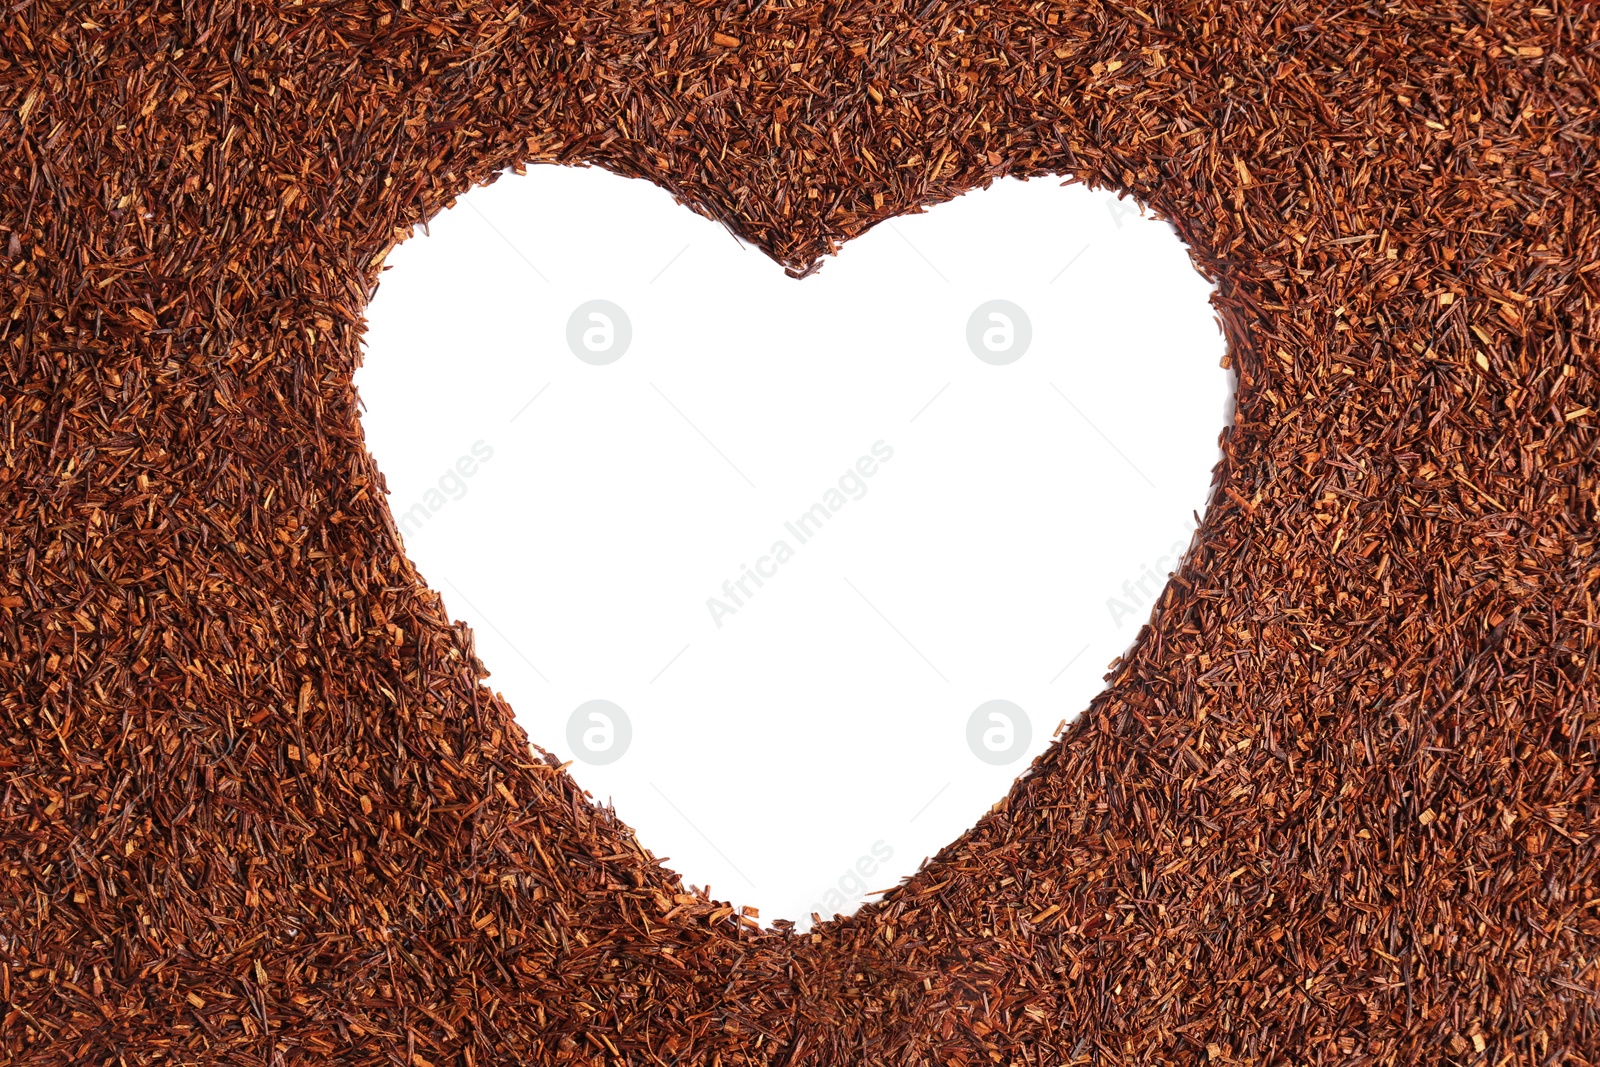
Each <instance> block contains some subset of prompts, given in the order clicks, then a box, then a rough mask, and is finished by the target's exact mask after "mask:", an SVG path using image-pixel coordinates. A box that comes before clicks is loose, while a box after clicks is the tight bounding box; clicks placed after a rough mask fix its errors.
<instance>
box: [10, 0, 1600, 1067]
mask: <svg viewBox="0 0 1600 1067" xmlns="http://www.w3.org/2000/svg"><path fill="white" fill-rule="evenodd" d="M1597 30H1600V13H1597V12H1596V11H1595V9H1593V8H1592V7H1585V6H1583V5H1576V4H1552V5H1550V6H1548V7H1535V6H1530V5H1527V4H1520V3H1519V4H1500V5H1494V6H1492V7H1490V6H1487V5H1485V6H1482V7H1479V6H1474V5H1468V4H1459V5H1454V4H1438V5H1425V6H1424V5H1418V6H1406V5H1405V4H1402V3H1393V4H1380V3H1374V4H1370V5H1365V6H1358V7H1351V8H1345V9H1342V10H1339V11H1327V10H1325V9H1324V8H1322V7H1320V6H1316V5H1310V4H1306V5H1302V6H1298V7H1294V6H1290V5H1273V6H1268V5H1265V4H1259V3H1240V4H1220V3H1217V4H1211V5H1204V4H1186V5H1180V4H1149V5H1147V6H1143V7H1137V6H1132V5H1131V4H1130V5H1128V6H1116V5H1112V4H1104V3H1071V4H1046V3H1032V4H1022V3H996V4H966V5H955V4H949V3H940V2H939V0H930V2H929V3H927V4H924V5H922V6H921V7H917V8H911V7H907V6H902V5H899V4H895V3H891V2H883V3H877V4H873V3H859V4H854V5H833V4H821V3H817V4H809V5H802V4H793V3H789V2H787V0H766V2H765V3H761V2H758V3H755V4H751V5H745V4H740V3H730V4H724V5H721V6H716V5H711V4H705V5H696V4H694V3H686V2H672V3H654V4H637V5H634V4H630V5H623V4H615V5H604V4H592V5H586V4H577V3H575V4H551V5H546V6H534V5H528V6H518V5H515V4H507V5H496V4H490V3H484V4H478V5H465V6H459V5H452V4H448V3H424V2H421V0H402V3H401V4H400V5H395V4H390V3H387V2H382V0H371V2H366V0H349V2H346V3H329V4H297V5H291V4H284V5H281V6H280V7H278V8H276V9H273V8H269V7H267V6H264V5H258V6H243V5H228V4H225V3H219V4H214V5H211V6H205V5H198V4H195V5H169V6H156V5H150V6H124V5H113V4H95V3H84V4H74V5H65V4H59V3H55V4H47V3H37V2H27V0H24V2H22V3H18V4H14V5H12V6H11V8H10V9H9V10H8V11H7V13H6V15H5V18H4V19H3V20H0V34H3V41H4V44H3V45H0V64H3V67H0V101H3V102H4V105H5V112H4V114H3V115H0V148H3V154H0V174H3V176H4V182H3V184H0V197H3V206H0V227H3V229H0V253H3V256H4V258H3V262H0V265H3V267H4V271H5V273H4V275H3V278H4V282H3V286H4V291H3V292H0V311H3V317H0V322H3V324H0V351H3V354H4V355H3V358H4V362H5V369H4V374H3V378H0V394H3V399H4V406H3V408H0V442H3V445H0V447H3V448H4V451H5V469H4V479H5V480H4V482H3V483H0V485H3V489H0V537H3V544H0V554H3V556H4V565H5V574H4V589H3V591H0V613H3V615H4V618H3V621H0V655H3V657H4V659H3V660H0V672H3V675H0V676H3V678H4V686H3V690H4V695H3V696H0V702H3V707H4V719H3V725H4V731H3V734H4V737H3V742H4V747H3V748H0V766H3V768H4V772H5V780H4V787H3V791H0V885H3V889H0V909H3V911H0V1000H4V1002H5V1003H4V1006H3V1008H0V1012H3V1014H0V1048H3V1049H4V1050H5V1056H6V1059H7V1060H8V1061H9V1062H18V1063H27V1064H46V1063H48V1064H57V1063H59V1064H67V1063H72V1064H79V1063H93V1064H111V1063H119V1064H130V1065H131V1064H154V1063H227V1064H269V1063H271V1064H290V1063H297V1062H306V1063H310V1062H319V1063H320V1062H337V1063H347V1064H396V1063H398V1064H408V1065H413V1067H429V1065H443V1064H466V1065H471V1067H477V1065H482V1064H492V1063H539V1064H543V1063H552V1064H555V1063H560V1064H584V1065H587V1064H607V1065H610V1064H618V1063H627V1064H647V1063H654V1064H708V1065H713V1067H717V1065H721V1067H732V1065H735V1064H771V1065H774V1067H791V1065H792V1067H802V1065H832V1064H847V1063H862V1064H878V1063H882V1064H890V1063H893V1064H923V1063H937V1064H941V1065H951V1064H953V1065H969V1064H972V1065H975V1064H989V1063H1016V1064H1053V1063H1073V1062H1076V1063H1107V1064H1111V1063H1127V1064H1148V1063H1164V1062H1181V1063H1195V1062H1206V1061H1211V1062H1238V1063H1257V1064H1271V1063H1290V1062H1293V1063H1303V1062H1341V1063H1365V1062H1375V1063H1396V1064H1409V1063H1483V1064H1500V1063H1506V1062H1513V1063H1540V1064H1544V1063H1566V1064H1584V1063H1591V1062H1593V1061H1594V1060H1595V1059H1596V1058H1597V1057H1600V1034H1597V1025H1600V1022H1597V1019H1596V1004H1597V1000H1600V973H1597V967H1596V963H1595V960H1596V956H1597V954H1600V887H1597V886H1596V883H1595V878H1596V848H1595V833H1596V830H1597V825H1596V824H1597V814H1600V813H1597V808H1596V800H1595V796H1594V780H1593V776H1594V770H1595V759H1596V735H1595V731H1596V730H1597V729H1600V709H1597V706H1596V696H1597V689H1600V680H1597V678H1596V675H1595V667H1596V660H1597V658H1600V641H1597V637H1596V626H1597V623H1600V619H1597V616H1596V609H1595V592H1594V583H1595V579H1596V578H1597V577H1600V557H1597V556H1596V555H1595V552H1594V548H1595V545H1594V539H1595V536H1596V531H1595V524H1596V511H1597V509H1600V482H1597V478H1596V467H1597V455H1596V447H1597V437H1596V429H1595V427H1596V423H1597V422H1600V415H1597V414H1596V412H1595V410H1594V409H1595V408H1600V381H1597V364H1596V353H1595V345H1596V343H1597V342H1596V335H1597V332H1600V324H1597V322H1596V318H1597V315H1596V312H1595V309H1594V308H1595V300H1596V295H1597V290H1600V282H1597V278H1600V234H1597V229H1596V209H1595V206H1594V205H1595V202H1596V194H1597V189H1596V185H1597V181H1596V178H1595V172H1596V155H1597V153H1596V146H1595V134H1596V100H1595V79H1596V76H1597V74H1600V56H1597V55H1596V50H1597V48H1600V33H1597ZM532 160H546V161H550V160H556V161H570V162H579V161H587V162H592V163H599V164H602V165H605V166H607V167H610V168H612V169H615V170H618V171H620V172H623V173H627V174H635V175H643V176H646V177H649V178H651V179H653V180H655V181H658V182H660V183H662V184H664V185H666V186H668V187H669V188H671V189H673V190H674V191H675V192H677V193H678V194H679V195H681V196H682V197H684V198H685V199H686V200H687V201H690V202H692V203H693V204H695V205H697V206H698V207H699V209H700V210H703V211H706V212H708V213H711V214H713V215H715V216H717V217H719V218H722V219H724V220H725V221H727V222H728V224H729V225H730V226H732V227H733V228H734V229H736V230H738V231H739V232H741V233H742V234H744V235H746V236H748V237H749V238H750V239H752V240H755V241H757V242H759V243H760V244H762V245H763V246H764V247H766V248H767V249H769V250H770V251H771V252H772V253H773V254H774V255H775V256H777V257H778V258H780V259H782V260H783V261H784V262H786V263H787V264H788V265H790V266H791V268H792V269H794V270H795V271H796V272H800V271H803V270H805V269H806V268H807V267H808V266H809V265H811V264H813V263H814V262H815V259H816V256H817V255H819V254H820V253H822V252H823V251H825V250H827V249H828V248H830V247H833V246H835V245H836V244H837V243H838V242H840V241H842V240H845V239H847V238H848V237H850V236H851V235H853V234H856V233H859V232H860V231H861V230H862V229H864V228H865V227H867V226H868V225H870V224H871V223H873V222H874V221H876V220H879V219H882V218H886V217H889V216H891V215H894V214H897V213H901V212H904V211H907V210H910V209H912V208H913V207H915V206H916V205H919V204H923V203H927V202H930V201H935V200H939V199H942V198H946V197H949V196H951V195H954V194H956V193H957V192H959V191H961V190H964V189H967V188H970V187H972V186H974V185H978V184H982V183H984V182H986V181H988V180H990V179H992V178H993V177H994V176H996V175H1000V174H1032V173H1043V172H1056V173H1064V174H1071V175H1073V176H1075V177H1077V178H1079V179H1081V180H1085V181H1090V182H1094V183H1096V184H1101V185H1106V186H1111V187H1115V188H1120V189H1125V190H1128V191H1130V192H1132V193H1134V194H1136V195H1137V196H1139V197H1140V198H1142V199H1143V200H1145V201H1146V202H1148V203H1150V204H1152V205H1154V206H1155V207H1156V208H1157V209H1159V210H1160V211H1162V212H1163V213H1164V214H1166V215H1167V216H1168V217H1170V218H1171V219H1172V220H1173V221H1174V223H1175V225H1176V226H1177V227H1178V229H1179V231H1180V232H1181V233H1182V234H1183V235H1184V237H1185V239H1186V240H1188V241H1189V243H1190V244H1191V245H1192V246H1193V247H1194V249H1195V255H1196V258H1197V262H1198V263H1199V264H1200V265H1201V266H1202V267H1203V268H1204V269H1205V270H1206V271H1208V272H1209V273H1211V274H1213V275H1214V276H1215V277H1216V278H1217V279H1218V284H1219V297H1218V301H1219V311H1220V313H1221V315H1222V317H1223V319H1224V322H1225V325H1226V329H1227V332H1228V336H1229V340H1230V343H1231V346H1232V350H1231V351H1232V354H1231V359H1232V360H1234V361H1235V365H1236V366H1237V367H1238V369H1239V372H1240V399H1239V411H1238V416H1237V418H1236V420H1235V424H1234V426H1233V427H1232V428H1231V429H1230V431H1229V433H1228V434H1227V436H1226V440H1225V442H1224V462H1223V465H1222V467H1221V469H1220V471H1219V477H1220V479H1221V486H1220V489H1219V493H1220V495H1219V497H1218V500H1217V503H1216V504H1214V505H1213V507H1212V508H1211V510H1210V512H1209V513H1208V514H1207V517H1206V521H1205V524H1204V526H1203V528H1202V529H1201V531H1200V533H1199V535H1198V539H1197V546H1196V548H1195V550H1194V551H1193V552H1192V554H1191V556H1190V558H1189V560H1188V561H1187V563H1186V565H1185V566H1184V568H1183V570H1182V571H1181V573H1180V574H1179V576H1178V577H1177V578H1175V579H1174V581H1173V583H1172V586H1171V588H1170V589H1169V590H1168V592H1167V594H1166V595H1165V597H1164V598H1163V600H1162V602H1161V605H1160V606H1159V607H1158V609H1157V612H1156V615H1155V617H1154V619H1153V621H1152V623H1151V625H1150V627H1149V628H1148V629H1147V631H1146V632H1145V633H1144V634H1143V635H1142V638H1141V640H1140V642H1139V644H1138V645H1137V646H1136V647H1135V649H1134V651H1133V652H1132V653H1131V654H1130V656H1129V657H1128V658H1127V660H1126V661H1125V662H1123V663H1121V664H1120V665H1119V666H1118V668H1117V670H1116V671H1115V672H1114V674H1113V676H1112V679H1111V681H1110V684H1109V688H1108V689H1107V690H1106V692H1105V693H1104V694H1103V695H1102V696H1101V697H1100V698H1099V699H1098V700H1097V701H1096V702H1095V704H1094V706H1093V707H1091V708H1090V709H1089V710H1088V711H1087V712H1086V713H1085V714H1084V716H1083V717H1082V718H1081V719H1080V720H1078V722H1077V723H1076V724H1075V725H1074V726H1073V727H1072V728H1071V729H1070V730H1068V731H1067V733H1066V734H1065V735H1064V736H1063V737H1062V739H1061V740H1060V742H1059V743H1058V744H1057V745H1056V746H1055V747H1054V748H1052V749H1051V751H1050V752H1049V753H1048V754H1047V755H1046V756H1045V757H1043V758H1042V759H1041V760H1040V761H1039V763H1038V764H1037V765H1036V766H1035V767H1034V768H1033V770H1032V771H1031V772H1030V773H1029V774H1028V775H1027V776H1025V778H1024V780H1022V781H1020V782H1019V783H1018V784H1017V785H1016V787H1015V788H1014V789H1013V791H1012V793H1011V795H1010V796H1009V797H1008V798H1007V800H1006V801H1005V803H1003V804H1002V805H1000V806H999V807H998V808H997V809H996V810H995V811H993V812H991V813H990V814H989V815H988V816H987V817H986V818H984V819H983V820H982V821H981V822H980V823H979V824H978V825H977V826H976V827H975V828H974V829H973V830H972V831H971V832H970V833H969V834H968V835H967V836H965V837H964V838H962V839H961V840H959V841H957V842H955V843H954V844H952V845H951V846H950V847H949V848H948V849H947V850H946V851H945V852H944V853H942V854H941V855H940V856H938V857H936V858H935V859H934V860H933V861H932V862H931V863H930V864H929V865H928V867H927V868H926V869H925V870H924V871H923V872H922V873H921V874H920V875H918V876H917V877H916V878H915V879H914V880H913V881H911V882H910V883H908V884H906V885H904V886H903V887H901V888H899V889H897V890H896V891H894V892H892V893H890V894H889V895H888V896H887V897H886V898H885V899H884V901H883V903H882V904H880V905H877V906H875V907H872V908H869V909H867V910H864V911H863V912H862V913H860V914H859V915H857V916H855V917H854V918H852V919H849V920H845V921H841V922H837V923H830V924H826V925H824V926H823V927H822V928H821V929H820V930H819V931H818V932H817V933H816V934H814V935H806V936H804V937H796V936H794V935H792V934H791V933H789V932H787V931H785V930H784V929H763V928H762V927H761V925H760V922H759V920H757V919H753V918H750V917H747V916H740V915H736V914H733V913H731V911H730V910H729V909H728V908H725V907H722V906H720V905H719V904H718V903H717V902H716V901H713V900H703V899H698V898H696V897H694V896H692V895H688V894H685V893H684V892H683V890H682V887H681V886H680V885H679V884H678V883H677V882H676V880H675V879H674V878H673V876H671V875H670V874H668V873H667V872H665V871H664V870H662V869H661V868H659V867H658V866H656V865H655V864H654V863H653V861H652V860H651V859H650V857H649V856H648V855H647V854H646V853H645V852H644V851H643V849H642V847H641V846H640V845H639V844H638V843H637V842H635V841H634V840H633V839H632V837H631V835H630V834H629V832H628V830H627V829H626V828H625V827H624V826H622V825H620V824H619V823H618V822H617V821H616V820H615V819H614V818H613V817H612V816H611V815H610V814H609V813H608V812H606V811H603V810H597V809H596V808H594V807H593V806H592V805H591V803H590V802H589V800H588V799H587V798H586V797H584V796H583V795H581V794H580V793H578V792H577V791H576V790H575V788H574V787H573V785H572V783H571V780H570V779H569V778H568V777H567V776H566V775H565V774H564V773H563V772H562V771H561V770H560V769H559V768H558V767H556V766H554V765H552V761H549V760H546V759H544V758H542V757H539V756H537V755H535V754H530V750H529V749H528V747H527V746H526V743H525V739H524V738H523V737H522V736H521V735H520V733H519V732H518V731H516V730H515V729H514V728H513V726H512V719H511V714H510V711H509V709H507V708H506V707H504V706H503V705H501V704H499V703H497V702H496V701H495V699H494V698H493V697H492V696H491V694H490V693H489V692H488V690H487V689H485V688H483V687H481V686H480V685H479V684H478V680H479V677H480V666H479V664H478V663H477V661H476V658H475V656H474V654H473V650H472V646H471V640H470V635H469V634H467V633H465V632H463V631H459V630H453V629H452V628H451V626H450V624H449V622H448V620H447V619H446V618H444V617H443V615H442V614H441V613H440V611H439V608H438V602H437V600H436V598H435V597H434V596H433V594H432V593H430V592H429V591H428V590H427V589H426V588H425V587H424V586H423V585H422V584H421V583H420V581H419V580H418V578H417V577H416V575H415V574H414V573H413V571H412V570H411V569H410V568H409V566H408V565H407V563H406V561H405V559H404V557H403V556H402V554H401V552H400V551H399V549H398V547H397V543H396V539H395V535H394V532H393V527H392V524H391V520H390V518H389V516H388V513H387V511H386V508H385V505H384V502H383V496H382V491H381V484H380V481H379V478H378V475H377V472H376V470H375V469H374V467H373V466H372V464H371V462H370V461H369V459H368V458H367V457H366V454H365V451H364V449H363V446H362V441H361V435H360V430H359V425H358V422H357V418H356V406H355V398H354V396H353V394H352V391H351V389H350V375H351V371H352V368H353V366H354V363H355V360H356V358H357V355H358V352H359V342H358V337H359V332H360V328H361V325H360V324H361V308H362V305H363V303H364V302H365V300H366V298H367V296H368V295H369V293H370V292H371V289H372V286H373V285H374V284H375V283H376V279H377V276H378V273H377V272H378V269H379V266H380V263H381V259H382V257H383V255H384V253H385V251H386V250H387V249H388V248H389V247H390V246H391V244H392V243H393V241H394V240H396V239H397V237H398V236H400V235H401V234H403V233H405V232H407V231H408V228H409V227H410V226H411V225H412V224H413V223H415V222H418V221H421V220H424V219H426V218H427V217H429V216H430V215H431V214H433V213H434V212H436V211H437V210H439V209H440V208H441V207H443V206H444V205H445V204H447V203H448V202H449V200H450V198H451V197H452V196H454V195H456V194H458V193H460V192H461V191H462V190H464V189H466V188H468V187H469V186H470V185H471V184H472V183H474V182H477V181H481V180H486V179H487V178H488V177H490V176H491V175H492V174H493V173H494V172H496V171H497V170H499V169H501V168H503V167H506V166H509V165H514V164H517V163H519V162H527V161H532ZM1105 358H1108V359H1112V358H1116V353H1114V352H1108V353H1106V354H1105ZM448 360H449V353H444V352H442V353H440V367H441V370H440V372H441V373H448ZM958 564H959V561H953V565H958ZM537 609H538V605H530V606H529V610H537ZM533 740H534V741H538V740H539V739H537V738H535V739H533ZM750 758H751V759H768V758H773V756H772V755H771V754H768V753H763V752H752V753H751V754H750Z"/></svg>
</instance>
